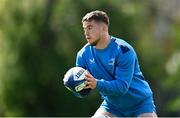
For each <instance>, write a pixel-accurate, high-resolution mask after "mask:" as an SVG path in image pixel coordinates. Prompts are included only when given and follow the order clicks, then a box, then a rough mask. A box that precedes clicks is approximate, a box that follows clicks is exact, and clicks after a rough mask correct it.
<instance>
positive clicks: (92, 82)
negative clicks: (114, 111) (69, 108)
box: [85, 71, 97, 89]
mask: <svg viewBox="0 0 180 118" xmlns="http://www.w3.org/2000/svg"><path fill="white" fill-rule="evenodd" d="M85 76H86V78H85V80H86V87H85V89H88V88H91V89H95V88H96V84H97V81H96V79H95V78H94V77H93V76H92V75H91V74H90V73H89V72H88V71H87V72H86V74H85Z"/></svg>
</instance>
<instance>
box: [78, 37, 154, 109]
mask: <svg viewBox="0 0 180 118" xmlns="http://www.w3.org/2000/svg"><path fill="white" fill-rule="evenodd" d="M76 66H79V67H83V68H85V69H87V70H88V71H89V72H90V73H91V74H92V75H93V76H94V78H96V80H97V86H96V88H97V89H98V90H99V92H100V94H101V96H102V98H103V99H104V100H106V101H107V102H108V103H110V104H112V105H113V106H114V107H115V108H117V109H119V110H126V109H129V108H134V107H135V106H137V105H138V104H139V103H141V102H142V101H144V100H145V99H146V98H148V97H150V96H152V91H151V89H150V87H149V85H148V83H147V82H146V81H145V80H144V76H143V74H142V72H141V70H140V66H139V63H138V59H137V56H136V53H135V51H134V49H133V47H132V46H130V45H129V44H128V43H127V42H125V41H124V40H122V39H118V38H115V37H113V36H111V41H110V43H109V44H108V46H107V47H106V48H104V49H96V48H95V47H94V46H91V45H90V44H89V43H87V44H86V45H85V46H84V47H83V48H82V49H81V50H80V51H79V52H78V53H77V58H76Z"/></svg>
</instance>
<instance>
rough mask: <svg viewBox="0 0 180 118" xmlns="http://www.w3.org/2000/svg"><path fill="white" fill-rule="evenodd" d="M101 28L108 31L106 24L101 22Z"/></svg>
mask: <svg viewBox="0 0 180 118" xmlns="http://www.w3.org/2000/svg"><path fill="white" fill-rule="evenodd" d="M102 30H103V31H105V32H106V31H108V27H107V25H106V24H104V23H103V24H102Z"/></svg>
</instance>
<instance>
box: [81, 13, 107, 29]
mask: <svg viewBox="0 0 180 118" xmlns="http://www.w3.org/2000/svg"><path fill="white" fill-rule="evenodd" d="M91 20H95V21H97V22H104V23H105V24H107V25H108V26H109V17H108V15H107V14H106V13H105V12H103V11H99V10H96V11H92V12H89V13H87V14H86V15H85V16H84V17H83V19H82V22H84V21H91Z"/></svg>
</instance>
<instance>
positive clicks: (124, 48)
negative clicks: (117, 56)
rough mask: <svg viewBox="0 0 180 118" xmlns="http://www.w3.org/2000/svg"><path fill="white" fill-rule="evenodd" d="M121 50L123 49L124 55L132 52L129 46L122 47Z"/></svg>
mask: <svg viewBox="0 0 180 118" xmlns="http://www.w3.org/2000/svg"><path fill="white" fill-rule="evenodd" d="M120 48H121V50H122V53H123V54H124V53H126V52H128V51H130V49H129V48H128V47H127V46H124V45H120Z"/></svg>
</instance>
